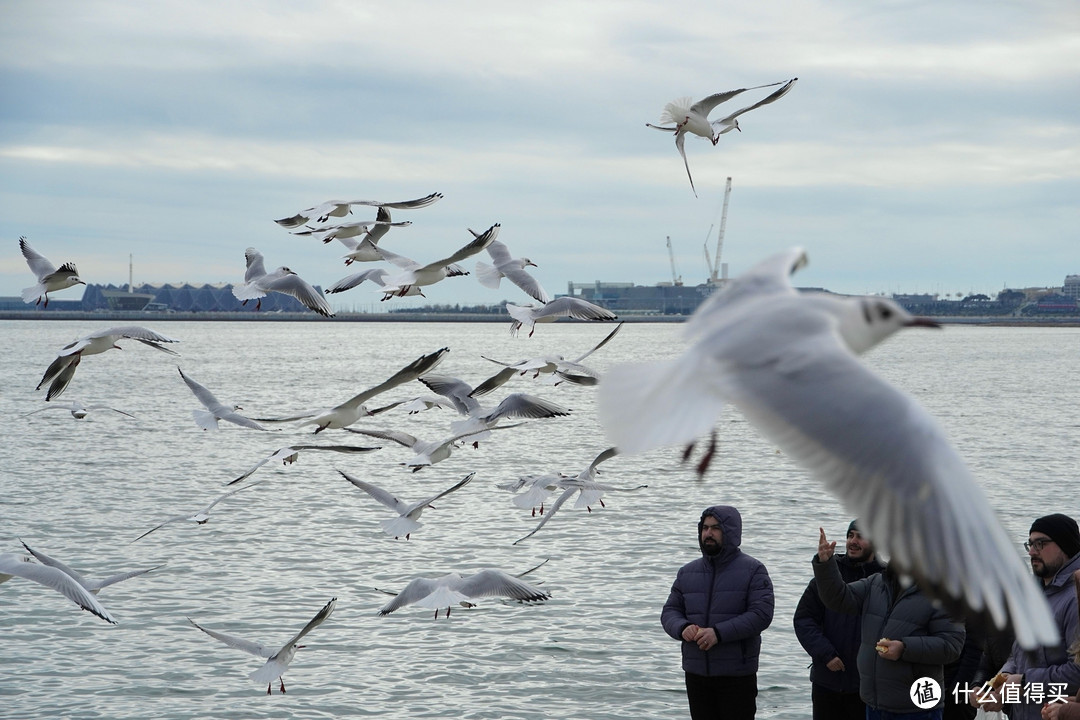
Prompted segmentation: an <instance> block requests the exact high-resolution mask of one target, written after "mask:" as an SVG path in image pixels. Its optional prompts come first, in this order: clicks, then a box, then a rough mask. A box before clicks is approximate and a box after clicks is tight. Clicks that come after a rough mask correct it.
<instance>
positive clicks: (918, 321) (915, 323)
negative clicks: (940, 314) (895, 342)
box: [904, 316, 941, 328]
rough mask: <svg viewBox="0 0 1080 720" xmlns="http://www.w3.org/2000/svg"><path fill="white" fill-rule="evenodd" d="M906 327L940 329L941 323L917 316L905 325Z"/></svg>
mask: <svg viewBox="0 0 1080 720" xmlns="http://www.w3.org/2000/svg"><path fill="white" fill-rule="evenodd" d="M904 327H928V328H940V327H941V323H939V322H938V321H936V320H931V319H930V318H928V317H919V316H915V317H913V318H911V319H910V320H908V321H907V322H906V323H904Z"/></svg>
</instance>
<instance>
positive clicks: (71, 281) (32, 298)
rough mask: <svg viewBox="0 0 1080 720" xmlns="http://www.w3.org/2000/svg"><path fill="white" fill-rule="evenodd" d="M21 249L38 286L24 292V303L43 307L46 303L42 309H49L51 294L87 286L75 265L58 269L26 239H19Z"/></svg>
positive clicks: (71, 264) (62, 266)
mask: <svg viewBox="0 0 1080 720" xmlns="http://www.w3.org/2000/svg"><path fill="white" fill-rule="evenodd" d="M19 248H20V249H21V250H22V254H23V257H24V258H26V264H27V265H29V266H30V271H31V272H33V273H34V275H35V276H36V277H37V285H34V286H32V287H28V288H25V289H24V290H23V291H22V299H23V302H27V303H31V302H32V303H34V304H35V305H41V303H42V301H44V303H45V304H44V305H42V307H49V293H51V292H56V291H57V290H63V289H65V288H69V287H72V286H75V285H85V284H86V283H85V282H83V281H82V279H81V278H79V271H78V270H76V269H75V263H64V264H63V265H61V266H60V267H59V268H57V267H56V266H55V265H53V264H52V263H51V262H49V261H48V260H46V259H45V257H44V256H42V255H41V254H39V253H38V252H37V251H35V250H34V248H32V247H30V243H29V241H27V239H26V238H25V237H20V238H19Z"/></svg>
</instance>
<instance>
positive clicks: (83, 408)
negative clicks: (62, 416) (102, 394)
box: [23, 399, 135, 420]
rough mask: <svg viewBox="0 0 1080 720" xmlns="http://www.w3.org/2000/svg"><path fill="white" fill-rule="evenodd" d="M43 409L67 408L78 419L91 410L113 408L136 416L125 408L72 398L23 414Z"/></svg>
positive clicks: (115, 410)
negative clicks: (90, 403)
mask: <svg viewBox="0 0 1080 720" xmlns="http://www.w3.org/2000/svg"><path fill="white" fill-rule="evenodd" d="M42 410H67V411H68V412H69V413H71V417H73V418H75V419H76V420H82V419H83V418H85V417H86V416H87V415H89V414H90V411H91V410H112V411H113V412H115V413H120V414H121V415H127V416H128V417H129V418H132V419H134V418H135V416H134V415H132V414H130V413H126V412H124V411H123V410H117V409H116V408H114V407H109V406H108V405H83V404H82V403H81V402H79V401H78V400H75V399H70V400H69V401H68V402H66V403H49V404H48V405H46V406H45V407H42V408H38V409H37V410H31V411H30V412H28V413H26V414H25V415H23V417H27V416H29V415H33V414H35V413H39V412H41V411H42Z"/></svg>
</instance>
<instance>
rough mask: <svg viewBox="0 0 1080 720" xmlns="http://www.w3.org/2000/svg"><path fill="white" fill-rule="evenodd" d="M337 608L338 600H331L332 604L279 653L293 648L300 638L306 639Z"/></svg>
mask: <svg viewBox="0 0 1080 720" xmlns="http://www.w3.org/2000/svg"><path fill="white" fill-rule="evenodd" d="M336 606H337V598H336V597H335V598H330V602H328V603H326V605H324V606H323V608H322V610H320V611H319V612H317V613H315V617H313V618H311V619H310V620H308V622H307V625H305V626H304V628H303V629H302V630H301V631H300V632H298V633H296V634H295V635H293V636H292V638H291V639H290V640H289V642H287V643H285V645H284V646H283V647H282V648H281V650H279V651H278V652H281V651H282V650H286V649H288V648H291V647H292V646H293V645H295V644H296V643H298V642H300V638H302V637H304V636H305V635H307V634H308V633H309V632H311V631H312V630H314V629H315V628H317V627H319V626H320V625H322V624H323V623H324V622H325V621H326V618H328V617H330V613H332V612H334V608H335V607H336Z"/></svg>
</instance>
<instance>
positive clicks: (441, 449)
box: [345, 425, 516, 472]
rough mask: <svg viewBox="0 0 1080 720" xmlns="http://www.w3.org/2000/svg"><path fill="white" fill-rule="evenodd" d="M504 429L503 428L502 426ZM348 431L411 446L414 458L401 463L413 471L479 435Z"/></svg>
mask: <svg viewBox="0 0 1080 720" xmlns="http://www.w3.org/2000/svg"><path fill="white" fill-rule="evenodd" d="M511 427H516V426H515V425H504V426H503V428H511ZM500 429H502V428H500ZM345 430H346V431H348V432H351V433H356V434H358V435H367V436H368V437H375V438H380V439H382V440H389V441H390V442H395V443H397V444H398V445H402V446H404V447H407V448H409V449H410V450H412V451H413V452H414V453H416V454H415V455H414V456H413V458H412V460H410V461H409V462H406V463H401V464H402V465H405V466H406V467H411V468H412V471H413V472H419V471H420V470H422V469H423V468H425V467H428V466H429V465H434V464H435V463H438V462H442V461H443V460H445V459H446V458H448V457H450V453H452V452H453V451H454V448H456V447H457V443H458V441H459V440H463V439H465V438H468V437H472V436H474V435H477V434H478V433H475V432H466V433H459V434H455V435H452V436H451V437H448V438H446V439H445V440H430V441H429V440H420V439H419V438H417V437H415V436H413V435H410V434H409V433H407V432H402V431H400V430H367V429H363V428H351V427H349V428H345Z"/></svg>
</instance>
